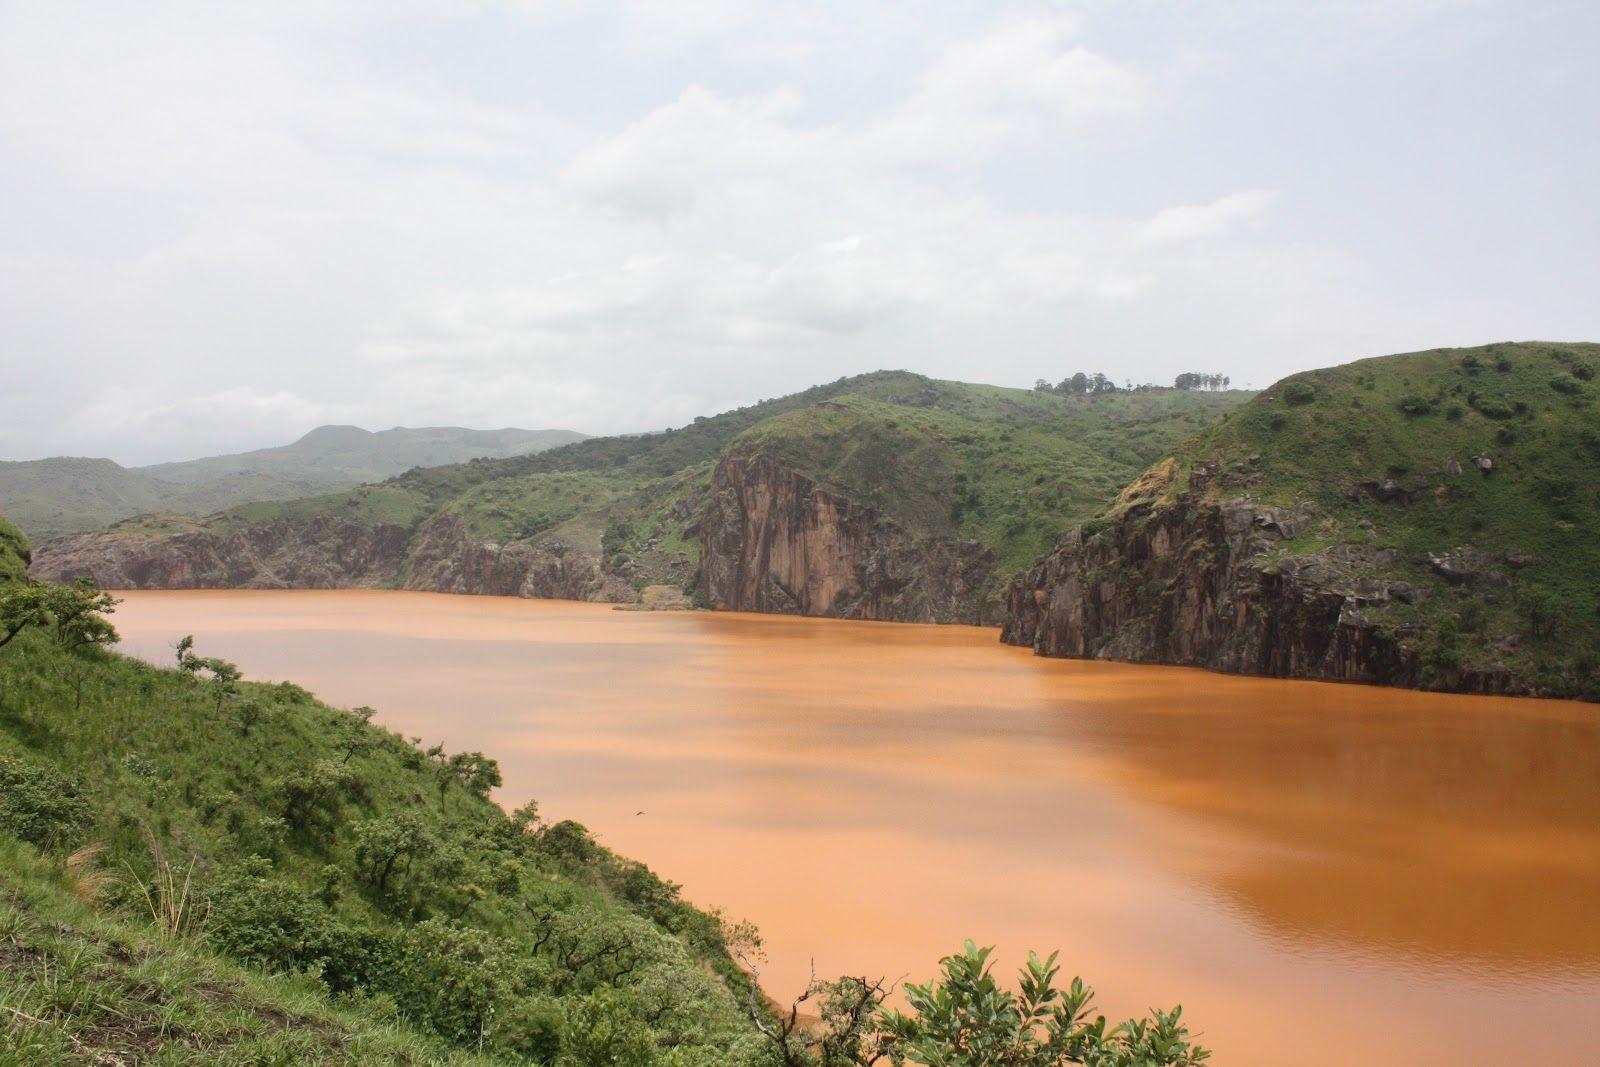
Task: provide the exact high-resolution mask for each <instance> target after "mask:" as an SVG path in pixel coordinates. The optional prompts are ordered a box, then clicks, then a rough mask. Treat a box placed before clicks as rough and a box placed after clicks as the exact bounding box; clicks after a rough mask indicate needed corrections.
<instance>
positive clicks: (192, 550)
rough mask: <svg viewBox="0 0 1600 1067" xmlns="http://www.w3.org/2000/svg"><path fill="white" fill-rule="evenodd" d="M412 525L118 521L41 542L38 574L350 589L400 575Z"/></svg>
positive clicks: (322, 520)
mask: <svg viewBox="0 0 1600 1067" xmlns="http://www.w3.org/2000/svg"><path fill="white" fill-rule="evenodd" d="M410 533H411V531H410V530H409V528H407V527H404V526H398V525H385V524H378V525H373V524H367V523H362V522H357V521H353V520H339V519H333V518H328V517H325V516H321V515H316V516H312V517H311V518H309V519H304V520H294V519H283V520H279V521H276V522H267V523H260V524H256V525H252V526H242V527H238V528H228V527H216V526H194V527H192V528H189V529H184V530H180V531H178V532H171V531H167V530H161V529H153V530H149V531H144V530H126V529H119V530H117V531H116V536H107V535H105V534H100V533H86V534H74V535H72V536H69V537H63V538H59V539H57V540H55V541H50V542H47V543H46V544H45V545H42V546H41V547H40V549H39V551H38V552H37V553H35V556H34V563H33V571H32V572H33V574H34V576H35V577H38V578H43V579H45V580H47V581H54V582H70V581H74V580H76V579H78V578H88V579H89V580H91V581H93V582H94V583H96V584H97V585H99V586H101V587H102V588H105V589H344V588H359V587H363V586H373V587H376V586H386V585H391V584H393V583H394V581H395V578H396V576H397V575H398V573H399V569H400V564H401V561H402V559H403V558H404V555H405V548H406V543H407V541H408V539H409V537H410Z"/></svg>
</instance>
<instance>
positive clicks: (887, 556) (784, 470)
mask: <svg viewBox="0 0 1600 1067" xmlns="http://www.w3.org/2000/svg"><path fill="white" fill-rule="evenodd" d="M698 534H699V538H700V549H701V582H702V588H703V590H704V592H705V594H706V596H707V598H708V599H709V600H710V601H711V603H712V604H713V605H715V606H716V607H719V608H725V609H728V610H733V611H757V612H771V613H777V614H788V615H826V616H831V617H834V618H845V619H892V620H898V621H906V622H931V621H946V622H973V623H976V622H983V621H986V619H985V615H986V610H985V602H986V599H987V594H988V592H989V591H990V589H991V585H992V582H993V579H994V569H995V560H994V553H993V551H992V550H991V549H989V548H988V547H986V546H984V545H982V544H981V543H979V542H976V541H954V540H941V539H932V538H919V537H915V536H913V535H912V534H911V533H909V532H908V531H907V530H905V529H904V528H903V527H901V526H900V525H898V524H896V523H895V522H894V521H892V520H891V519H889V518H887V517H885V516H882V515H880V514H878V513H876V512H875V511H873V510H872V509H871V508H868V507H865V506H862V505H860V504H857V503H855V502H853V501H851V500H848V499H845V498H843V497H841V496H839V495H837V494H835V493H831V492H829V491H827V490H825V489H823V488H821V487H819V486H818V485H816V484H815V483H814V482H812V481H811V479H809V478H807V477H806V476H805V475H804V474H802V473H800V472H798V471H796V470H794V469H793V468H792V467H791V466H788V465H786V464H784V463H781V462H779V461H778V460H775V459H773V458H772V457H770V456H767V455H764V454H761V453H759V452H755V453H751V452H746V451H741V450H732V451H730V452H729V453H728V454H727V455H725V456H724V457H723V458H722V460H721V462H719V463H718V464H717V467H716V470H715V472H714V474H713V476H712V487H711V496H710V500H709V504H708V507H707V510H706V512H705V514H704V516H703V517H702V519H701V520H700V522H699V524H698Z"/></svg>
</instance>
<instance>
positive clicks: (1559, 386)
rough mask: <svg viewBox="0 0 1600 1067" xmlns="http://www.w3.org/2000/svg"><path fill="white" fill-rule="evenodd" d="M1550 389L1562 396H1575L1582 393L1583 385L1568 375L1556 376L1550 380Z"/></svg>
mask: <svg viewBox="0 0 1600 1067" xmlns="http://www.w3.org/2000/svg"><path fill="white" fill-rule="evenodd" d="M1550 388H1552V389H1554V390H1555V391H1556V392H1558V393H1560V394H1561V395H1563V396H1577V395H1578V394H1579V393H1581V392H1583V383H1582V382H1580V381H1578V379H1576V378H1574V377H1573V376H1572V375H1570V374H1558V375H1556V376H1555V377H1554V378H1551V379H1550Z"/></svg>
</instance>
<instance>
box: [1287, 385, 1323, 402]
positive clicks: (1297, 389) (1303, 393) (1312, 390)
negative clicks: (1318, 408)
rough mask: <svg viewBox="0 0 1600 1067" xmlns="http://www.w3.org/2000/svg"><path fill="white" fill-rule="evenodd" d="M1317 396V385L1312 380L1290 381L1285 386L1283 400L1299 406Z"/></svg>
mask: <svg viewBox="0 0 1600 1067" xmlns="http://www.w3.org/2000/svg"><path fill="white" fill-rule="evenodd" d="M1316 398H1317V390H1316V387H1315V386H1313V385H1312V384H1311V383H1310V382H1290V383H1289V384H1287V385H1285V386H1284V387H1283V402H1284V403H1285V404H1290V405H1293V406H1296V407H1299V406H1301V405H1303V404H1309V403H1311V402H1312V401H1313V400H1315V399H1316Z"/></svg>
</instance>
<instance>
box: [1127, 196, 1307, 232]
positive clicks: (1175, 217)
mask: <svg viewBox="0 0 1600 1067" xmlns="http://www.w3.org/2000/svg"><path fill="white" fill-rule="evenodd" d="M1278 199H1279V193H1278V191H1277V190H1276V189H1248V190H1245V191H1244V192H1240V193H1230V194H1229V195H1227V196H1224V197H1221V198H1219V199H1217V200H1213V201H1211V203H1209V204H1184V205H1182V206H1179V207H1169V208H1165V209H1163V210H1162V211H1160V212H1157V213H1156V215H1155V217H1153V218H1152V219H1150V221H1149V222H1147V223H1145V224H1144V228H1143V231H1142V233H1143V236H1144V238H1145V240H1147V241H1153V242H1166V241H1200V240H1206V239H1209V238H1217V237H1227V236H1229V235H1230V234H1233V233H1236V232H1237V231H1239V230H1242V229H1248V228H1251V227H1254V226H1258V225H1260V224H1261V223H1262V222H1263V221H1264V220H1265V219H1266V217H1267V215H1268V213H1270V212H1271V210H1272V208H1273V207H1274V206H1275V205H1276V204H1277V202H1278Z"/></svg>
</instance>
